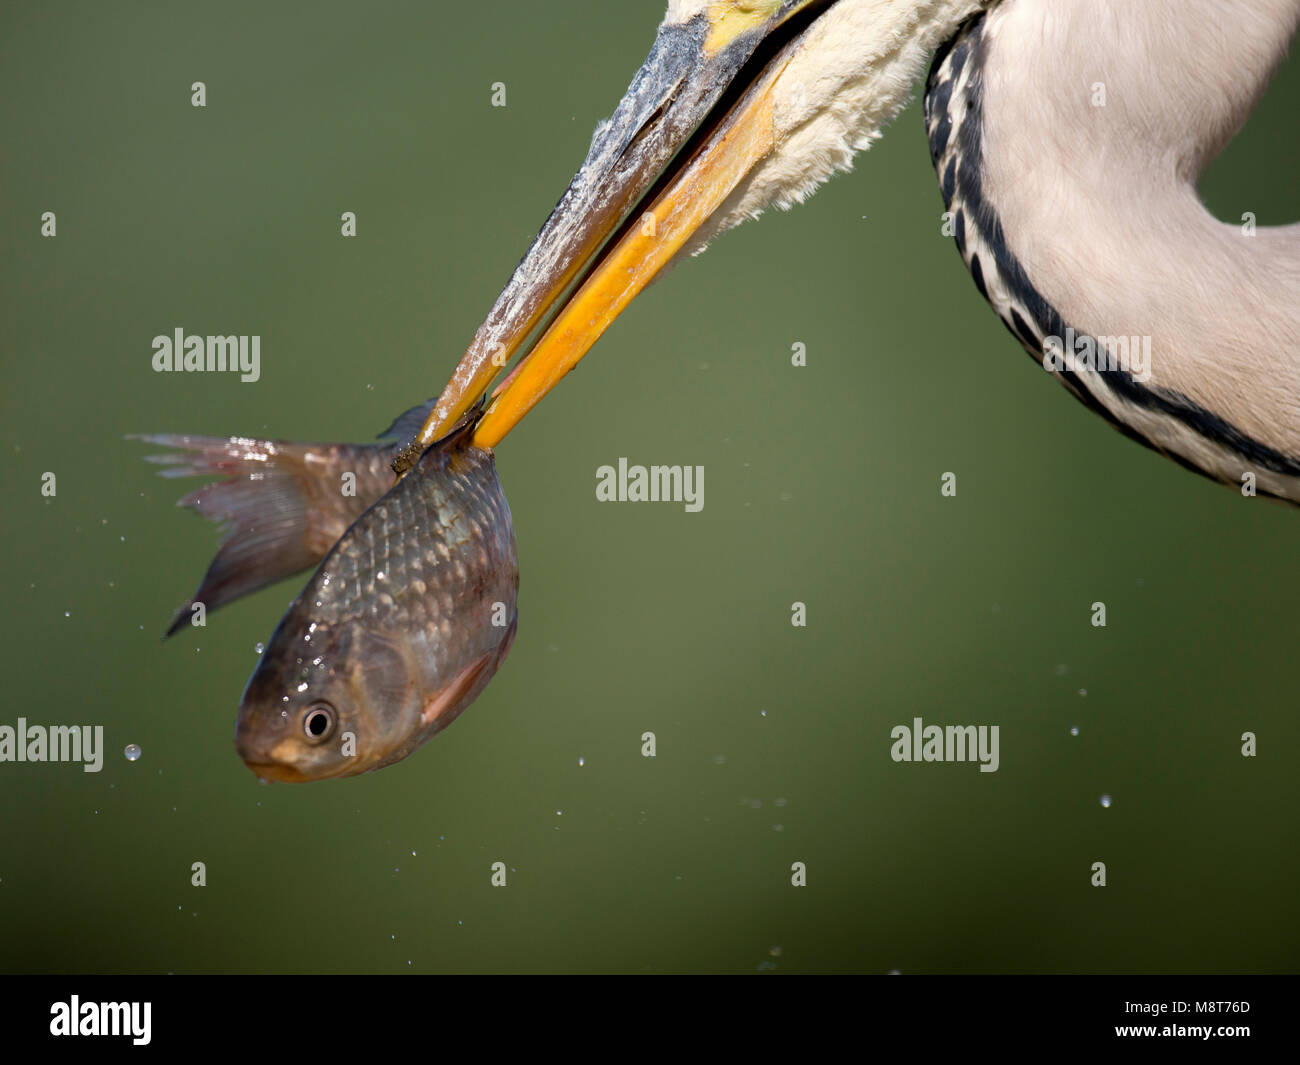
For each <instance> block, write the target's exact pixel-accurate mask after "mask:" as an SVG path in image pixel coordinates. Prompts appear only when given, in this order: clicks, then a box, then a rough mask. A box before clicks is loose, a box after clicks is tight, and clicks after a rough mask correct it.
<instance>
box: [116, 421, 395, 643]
mask: <svg viewBox="0 0 1300 1065" xmlns="http://www.w3.org/2000/svg"><path fill="white" fill-rule="evenodd" d="M128 439H131V440H143V441H144V442H146V443H149V444H157V445H159V446H160V447H167V448H172V449H173V450H172V451H170V452H167V453H165V454H161V455H148V456H146V457H145V461H147V462H153V463H156V464H158V465H161V466H163V467H165V468H164V469H163V470H161V471H159V472H160V474H161V475H162V476H163V477H211V476H216V477H220V478H223V479H222V480H219V481H216V482H214V483H211V484H206V485H204V486H203V487H202V488H199V489H197V490H195V491H193V492H191V493H190V494H189V495H187V496H185V497H184V498H183V499H181V500H179V501H178V502H177V506H181V507H188V508H189V509H191V510H193V511H195V512H196V513H198V514H201V515H202V516H203V517H205V518H207V519H208V520H210V521H213V522H216V523H217V524H218V525H219V526H220V528H221V542H220V544H219V546H218V547H217V553H216V555H215V557H214V558H213V559H212V562H211V564H210V565H209V566H208V570H207V573H205V574H204V576H203V580H202V582H201V583H200V584H199V587H198V590H197V591H196V592H195V593H194V595H193V596H191V597H190V599H189V601H188V602H186V603H184V604H183V605H182V606H181V607H180V608H179V609H178V610H177V611H176V614H175V616H174V617H173V618H172V622H171V625H170V626H169V627H168V629H167V633H166V636H171V635H173V634H174V633H176V632H177V631H178V630H179V629H181V628H183V627H184V626H185V624H186V623H187V622H189V621H190V620H191V618H192V617H193V610H194V607H195V605H196V604H199V603H202V604H203V608H204V611H205V612H207V611H211V610H215V609H217V608H218V607H220V606H224V605H225V604H226V603H231V602H234V601H235V600H236V599H239V598H240V597H241V596H245V595H248V594H249V593H251V592H255V591H258V590H259V589H261V588H265V587H266V586H267V585H269V584H273V583H275V582H276V581H278V580H281V579H282V578H284V577H289V576H292V575H293V574H295V573H299V572H301V571H302V570H305V569H308V568H309V567H311V566H314V565H316V564H317V563H318V562H319V561H320V560H321V559H322V558H323V557H324V556H325V554H326V552H328V551H329V549H330V548H331V547H332V546H333V545H334V542H335V541H336V540H338V538H339V537H340V536H342V535H343V533H344V532H346V531H347V528H348V526H349V525H351V524H352V522H353V521H355V520H356V519H357V518H358V517H359V516H360V515H361V513H362V512H363V511H364V510H365V509H366V508H367V507H369V506H370V504H371V503H373V502H374V501H375V500H376V499H378V498H379V496H380V495H381V494H383V492H384V491H385V490H386V489H387V488H388V487H389V486H390V485H391V483H392V474H391V472H389V471H388V470H387V467H386V464H385V463H384V461H383V459H382V457H380V456H379V452H381V451H387V450H388V449H386V448H384V447H383V446H381V445H353V444H294V443H286V442H284V441H279V440H251V439H247V438H244V437H216V436H189V435H181V434H170V433H161V434H151V435H136V436H131V437H128ZM348 473H352V474H353V475H354V479H353V481H352V482H351V488H352V493H353V494H347V493H346V490H345V486H346V481H345V479H344V475H345V474H348ZM166 636H164V639H166Z"/></svg>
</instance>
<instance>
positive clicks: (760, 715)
mask: <svg viewBox="0 0 1300 1065" xmlns="http://www.w3.org/2000/svg"><path fill="white" fill-rule="evenodd" d="M758 716H759V717H767V711H766V710H760V711H759V712H758Z"/></svg>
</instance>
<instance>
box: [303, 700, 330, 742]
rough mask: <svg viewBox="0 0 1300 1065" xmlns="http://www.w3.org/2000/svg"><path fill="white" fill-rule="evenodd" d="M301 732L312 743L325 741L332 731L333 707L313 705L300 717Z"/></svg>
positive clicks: (320, 704) (324, 704) (321, 704)
mask: <svg viewBox="0 0 1300 1065" xmlns="http://www.w3.org/2000/svg"><path fill="white" fill-rule="evenodd" d="M302 731H303V733H304V734H305V735H306V736H307V738H308V739H309V740H311V741H313V742H319V741H321V740H323V739H326V738H327V737H328V736H329V734H330V733H331V732H333V731H334V707H332V706H330V704H329V703H313V704H312V705H311V706H309V707H308V708H307V712H306V713H305V714H303V716H302Z"/></svg>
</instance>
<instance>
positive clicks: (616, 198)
mask: <svg viewBox="0 0 1300 1065" xmlns="http://www.w3.org/2000/svg"><path fill="white" fill-rule="evenodd" d="M836 2H837V0H749V2H747V3H744V4H738V3H734V2H715V3H710V4H709V5H707V7H706V9H705V10H703V11H700V12H698V13H697V14H695V15H693V16H692V17H691V18H689V19H687V20H686V21H684V22H677V23H671V22H667V21H665V23H664V24H663V25H662V26H661V27H660V29H659V33H658V36H657V37H656V39H655V43H654V46H653V47H652V48H651V51H650V55H649V57H648V58H647V59H646V61H645V63H644V65H643V66H642V67H641V69H640V70H639V71H637V74H636V76H635V77H634V78H633V80H632V84H631V85H630V86H629V88H628V90H627V93H626V94H625V95H624V97H623V99H622V101H621V102H620V103H619V105H618V108H617V109H616V110H615V112H614V114H613V116H612V117H611V118H610V119H609V120H608V121H607V122H605V123H602V124H601V125H600V126H599V127H598V128H597V130H596V134H595V137H594V138H593V139H592V144H591V149H590V151H589V153H588V155H587V159H586V161H585V162H584V163H583V164H582V167H581V168H580V169H579V170H578V173H577V174H576V175H575V176H574V178H573V180H572V181H571V182H570V184H569V187H568V189H567V190H566V191H565V193H564V195H563V196H562V197H561V199H560V202H559V203H558V204H557V206H556V208H555V210H554V211H552V213H551V216H550V217H549V218H548V219H547V221H546V224H545V225H544V226H543V227H542V229H541V231H540V232H539V233H538V235H537V237H536V239H535V240H534V241H533V243H532V246H531V247H530V248H529V249H528V252H527V253H526V254H525V255H524V257H523V259H522V260H521V261H520V263H519V265H518V267H516V268H515V272H514V274H513V275H512V276H511V278H510V281H509V282H508V283H507V285H506V287H505V288H504V289H503V290H502V292H501V294H500V296H498V297H497V301H496V303H495V304H494V305H493V307H492V310H491V311H489V313H488V316H487V318H486V319H485V320H484V322H483V324H482V325H481V326H480V327H479V329H478V332H477V333H476V334H475V335H474V339H473V340H472V341H471V343H470V346H469V349H468V350H467V351H466V352H465V355H464V356H463V357H462V358H461V360H460V362H459V363H458V364H457V366H456V368H455V370H454V371H453V372H452V375H451V379H450V380H449V381H448V383H447V385H446V387H445V388H444V389H443V391H442V394H441V395H440V397H439V399H438V402H437V403H436V404H435V406H434V408H433V410H432V411H431V413H430V414H429V417H428V419H427V420H426V421H425V423H424V426H423V427H422V428H421V430H420V431H419V433H417V434H416V436H415V437H414V438H413V439H412V440H411V441H409V442H408V443H407V444H406V445H405V446H404V447H403V448H402V449H401V451H400V452H399V453H398V456H397V458H396V460H395V461H394V463H393V468H394V470H395V471H396V472H397V473H398V474H399V475H400V474H404V473H405V472H406V471H407V470H409V469H410V468H411V466H412V465H413V464H414V462H415V460H416V459H417V458H418V457H419V455H420V453H421V451H423V449H424V448H426V447H428V446H429V444H431V443H432V442H433V441H435V440H437V439H439V438H440V437H442V436H443V435H445V434H446V432H447V431H448V429H449V428H450V427H451V426H452V425H453V424H455V422H456V421H457V420H458V419H459V418H460V417H461V416H462V415H463V414H464V413H465V412H466V411H467V410H469V409H470V408H471V407H472V406H473V404H474V403H475V402H477V401H478V400H479V399H480V398H481V397H482V396H484V395H485V394H486V393H487V390H488V388H489V387H491V385H492V383H493V381H494V379H495V378H496V376H497V374H498V373H499V372H500V371H501V370H502V369H503V368H504V367H505V366H506V364H507V362H508V361H509V360H510V359H511V358H512V357H513V356H514V355H515V354H516V353H517V352H518V351H521V350H525V349H524V344H525V342H526V341H527V340H528V338H529V337H531V336H533V335H534V333H535V332H537V333H538V334H540V335H539V338H538V339H537V341H536V343H535V344H534V345H533V346H532V348H531V349H528V350H527V351H526V354H524V355H523V357H522V358H521V359H519V361H518V362H517V363H516V365H515V366H514V368H513V369H512V370H511V371H510V373H509V374H508V375H507V377H506V379H505V380H504V381H503V382H502V383H501V385H500V386H499V387H498V388H497V389H496V390H495V392H493V394H492V399H491V402H490V404H489V406H488V407H487V410H486V412H485V413H484V415H483V417H482V419H481V421H480V422H479V423H478V425H477V427H476V429H475V432H474V443H475V444H477V445H479V446H480V447H484V448H492V447H495V446H496V445H497V444H498V443H499V442H500V441H501V439H502V438H503V437H504V436H505V435H506V434H507V433H508V432H510V430H511V429H512V428H513V427H514V426H515V425H516V424H518V422H519V421H520V420H521V419H522V418H523V417H524V415H525V414H527V413H528V411H530V410H531V409H532V408H533V407H534V406H535V405H536V404H537V403H538V402H539V401H540V400H541V399H542V397H544V396H545V395H546V394H547V393H548V392H549V391H550V390H551V389H552V388H553V387H554V386H555V385H556V384H557V383H558V382H559V381H560V379H561V378H562V377H564V375H565V374H567V373H568V372H569V371H570V370H572V369H573V368H574V367H575V366H576V365H577V364H578V361H579V360H580V359H582V357H583V356H584V355H585V354H586V353H587V351H588V350H590V348H591V346H592V345H593V344H594V343H595V342H596V340H597V339H598V338H599V337H600V336H601V334H602V333H603V332H604V331H605V329H606V328H608V326H609V325H611V324H612V323H613V321H614V319H615V318H616V317H618V315H619V314H621V313H622V311H623V310H624V308H626V307H627V306H628V304H630V303H631V302H632V300H633V299H634V298H635V297H636V295H637V294H638V293H639V292H640V291H641V290H642V289H643V288H644V287H645V286H646V285H647V284H649V283H650V281H651V280H653V278H654V277H655V276H656V275H657V274H658V272H659V271H660V270H661V269H662V268H663V267H664V266H665V265H666V264H667V263H668V262H669V260H671V259H672V258H673V257H674V256H675V255H676V254H677V253H678V252H679V251H681V250H682V248H683V247H685V246H687V244H688V242H689V241H690V239H691V237H692V236H693V235H695V234H696V233H697V231H698V230H700V228H701V226H703V225H704V224H705V222H707V221H708V219H709V218H710V217H711V216H712V215H713V214H714V213H715V212H716V211H717V210H718V209H719V208H720V207H721V206H722V205H723V203H724V202H725V201H726V200H727V198H728V197H729V196H730V195H731V194H732V192H734V191H735V190H736V189H737V187H738V186H740V184H741V182H742V181H743V180H744V178H745V177H746V175H747V174H749V173H750V171H751V170H753V168H754V167H755V166H756V165H757V164H758V163H759V162H761V161H762V160H763V159H764V158H765V157H766V156H767V155H768V154H769V153H770V152H771V150H772V148H773V146H774V138H775V132H774V124H773V108H774V95H775V94H774V92H773V88H774V86H775V85H776V83H777V80H778V79H779V78H780V76H781V74H782V73H783V71H784V70H785V67H786V65H787V63H788V61H789V59H790V57H791V56H792V54H793V51H794V49H793V47H792V46H793V45H795V44H796V43H797V42H799V41H801V40H802V39H803V38H804V36H805V35H806V34H807V32H808V31H809V29H810V28H811V27H812V26H813V25H814V23H816V21H817V20H818V19H819V18H820V17H821V16H822V15H824V14H825V13H826V12H827V11H828V10H829V9H830V8H831V7H833V6H834V4H835V3H836ZM548 316H549V317H548ZM543 323H545V325H544V327H543Z"/></svg>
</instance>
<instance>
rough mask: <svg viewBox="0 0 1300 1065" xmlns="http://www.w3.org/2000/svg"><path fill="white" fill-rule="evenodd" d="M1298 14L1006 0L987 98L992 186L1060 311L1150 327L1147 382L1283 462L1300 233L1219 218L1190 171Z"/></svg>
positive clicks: (1292, 443) (1298, 404) (1011, 242)
mask: <svg viewBox="0 0 1300 1065" xmlns="http://www.w3.org/2000/svg"><path fill="white" fill-rule="evenodd" d="M1298 22H1300V0H1243V2H1241V3H1239V4H1237V5H1235V6H1234V13H1233V19H1232V24H1231V26H1228V25H1225V22H1224V17H1223V13H1222V11H1221V5H1219V4H1218V3H1215V2H1214V0H1142V3H1133V2H1131V0H1124V2H1121V0H1004V3H1002V4H1001V5H999V6H998V7H997V8H995V9H994V10H993V11H992V12H991V13H990V15H989V16H988V18H987V26H986V29H985V35H984V36H985V41H984V46H985V54H984V56H983V100H982V108H983V126H982V143H983V187H984V192H985V195H986V196H987V199H988V202H989V203H990V204H991V205H992V207H993V209H994V210H995V211H996V213H997V216H998V217H999V219H1000V221H1001V227H1002V231H1003V233H1004V234H1005V241H1006V246H1007V248H1008V250H1009V251H1010V252H1011V254H1013V255H1014V256H1015V257H1016V258H1017V259H1018V260H1019V262H1020V264H1022V265H1023V268H1024V272H1025V274H1026V275H1027V276H1028V277H1029V278H1031V279H1032V280H1033V284H1034V286H1035V287H1036V288H1037V290H1038V291H1039V292H1040V293H1041V294H1042V296H1043V298H1044V299H1045V300H1046V301H1047V302H1048V303H1050V304H1051V305H1052V306H1054V307H1055V308H1056V310H1057V311H1059V312H1060V317H1061V319H1062V320H1063V321H1065V322H1068V323H1069V324H1070V325H1071V326H1072V327H1073V328H1074V329H1076V330H1078V331H1080V332H1086V333H1090V334H1092V335H1094V336H1100V335H1106V336H1116V335H1125V336H1139V337H1144V338H1149V344H1150V352H1151V357H1150V369H1149V372H1150V382H1149V387H1150V388H1153V389H1158V390H1166V391H1169V392H1176V393H1179V394H1181V395H1183V396H1186V397H1188V398H1189V399H1190V400H1191V401H1192V402H1193V403H1194V404H1196V405H1199V406H1200V407H1202V408H1204V409H1205V410H1206V411H1208V412H1211V413H1212V414H1213V415H1214V416H1215V417H1217V418H1219V419H1221V420H1222V421H1223V422H1225V423H1227V424H1228V425H1229V426H1231V427H1235V428H1236V429H1237V430H1239V431H1240V432H1241V433H1242V434H1244V435H1246V436H1248V437H1250V438H1252V439H1254V440H1256V441H1260V442H1262V443H1263V444H1265V445H1267V446H1268V447H1270V448H1274V449H1276V450H1278V451H1280V452H1283V453H1285V454H1286V455H1288V456H1292V457H1295V456H1300V297H1298V296H1297V293H1300V225H1289V226H1280V227H1270V226H1261V225H1258V224H1257V221H1256V220H1255V219H1254V218H1253V216H1251V215H1250V214H1249V207H1250V205H1249V204H1248V203H1243V204H1242V209H1241V210H1242V217H1240V218H1237V217H1233V218H1231V219H1228V220H1226V221H1219V220H1217V219H1216V218H1214V217H1213V216H1212V215H1211V214H1210V213H1209V212H1208V211H1207V210H1206V209H1205V207H1204V206H1203V204H1202V203H1201V201H1200V198H1199V196H1198V195H1197V191H1196V183H1197V181H1198V180H1199V178H1200V175H1201V173H1202V172H1203V170H1204V168H1205V166H1206V165H1207V164H1208V163H1209V161H1210V160H1211V159H1213V158H1214V156H1215V155H1216V154H1217V153H1218V152H1219V151H1220V150H1221V149H1222V148H1223V147H1224V145H1226V144H1227V142H1228V141H1229V140H1230V139H1231V137H1232V136H1233V135H1234V134H1235V133H1236V132H1237V130H1238V129H1239V128H1240V127H1241V126H1242V124H1243V123H1244V122H1245V120H1246V117H1247V116H1248V115H1249V113H1250V111H1251V109H1252V108H1253V107H1254V105H1255V103H1256V102H1257V101H1258V99H1259V97H1260V96H1261V95H1262V93H1263V91H1264V89H1265V88H1266V86H1267V84H1268V82H1269V80H1270V78H1271V77H1272V75H1273V73H1274V71H1275V70H1276V69H1277V66H1278V64H1279V63H1280V61H1281V59H1282V57H1283V55H1284V54H1285V50H1286V47H1287V43H1288V41H1289V40H1290V39H1291V37H1292V35H1293V34H1294V33H1295V30H1296V26H1297V23H1298ZM1157 444H1158V446H1161V447H1162V448H1163V446H1164V444H1163V443H1161V442H1159V441H1157ZM1199 464H1200V463H1199V462H1198V465H1199ZM1225 479H1226V477H1225Z"/></svg>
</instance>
